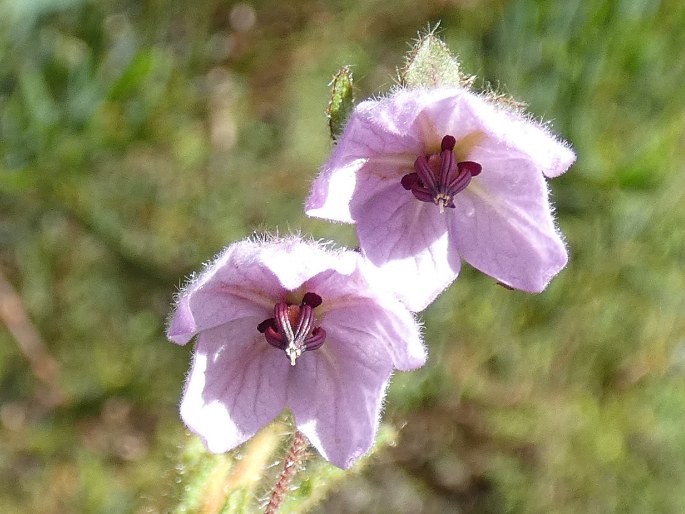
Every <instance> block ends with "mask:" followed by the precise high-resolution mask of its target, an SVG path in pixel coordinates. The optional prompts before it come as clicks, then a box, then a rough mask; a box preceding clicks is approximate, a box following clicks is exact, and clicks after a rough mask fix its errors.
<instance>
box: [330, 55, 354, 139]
mask: <svg viewBox="0 0 685 514" xmlns="http://www.w3.org/2000/svg"><path fill="white" fill-rule="evenodd" d="M328 85H329V86H330V88H331V100H330V101H329V102H328V107H326V116H327V117H328V128H329V129H330V131H331V139H332V140H333V141H335V140H336V139H337V138H338V136H339V135H340V133H341V132H342V130H343V128H344V127H345V122H346V121H347V117H348V116H349V114H350V112H351V111H352V109H353V108H354V94H353V92H352V71H351V70H350V67H349V66H343V67H342V68H340V70H339V71H338V73H336V74H335V76H334V77H333V80H331V82H330V84H328Z"/></svg>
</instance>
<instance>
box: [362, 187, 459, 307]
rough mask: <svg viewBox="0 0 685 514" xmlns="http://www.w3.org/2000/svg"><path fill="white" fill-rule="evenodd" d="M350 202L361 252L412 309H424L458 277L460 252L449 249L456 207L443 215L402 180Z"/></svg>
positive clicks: (387, 285) (388, 286)
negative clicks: (449, 230) (362, 200)
mask: <svg viewBox="0 0 685 514" xmlns="http://www.w3.org/2000/svg"><path fill="white" fill-rule="evenodd" d="M352 206H353V209H352V211H353V213H354V215H355V217H356V218H357V220H358V221H357V236H358V238H359V245H360V247H361V248H362V253H363V255H364V256H365V257H366V258H367V259H368V260H369V261H370V263H371V264H372V265H373V266H374V267H375V268H376V269H377V271H378V272H379V273H380V275H381V276H382V278H383V283H384V285H385V287H387V288H389V289H390V290H392V291H393V292H394V293H395V294H396V295H397V296H398V298H400V300H401V301H402V302H403V303H404V304H405V305H406V306H407V307H408V308H409V309H410V310H412V311H415V312H418V311H421V310H423V309H424V308H425V307H426V306H427V305H428V304H429V303H431V302H432V301H433V300H434V299H435V298H436V297H437V296H438V294H440V293H441V292H442V291H443V290H444V289H445V288H446V287H447V286H448V285H450V284H451V283H452V282H453V281H454V279H455V278H457V275H458V273H459V268H460V261H459V256H458V255H457V254H456V252H454V251H453V250H451V249H450V248H449V238H448V234H447V217H449V216H453V215H454V213H453V212H452V209H448V211H447V212H445V213H442V214H441V213H440V212H439V210H438V208H437V206H435V205H434V204H429V203H426V202H420V201H418V200H416V199H415V198H414V196H413V195H412V194H411V192H409V191H405V190H404V189H403V188H402V186H401V185H400V183H399V181H398V182H397V183H395V184H391V185H390V186H388V187H387V188H386V189H385V190H382V191H380V192H379V193H378V194H377V195H376V196H375V197H373V198H371V199H369V200H368V201H367V202H366V203H364V204H358V203H357V202H356V199H355V201H354V202H353V204H352Z"/></svg>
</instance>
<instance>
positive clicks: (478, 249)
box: [450, 145, 568, 292]
mask: <svg viewBox="0 0 685 514" xmlns="http://www.w3.org/2000/svg"><path fill="white" fill-rule="evenodd" d="M474 159H475V160H476V161H477V162H480V163H481V164H482V165H483V172H482V173H481V174H480V175H478V176H477V177H474V178H473V180H472V181H471V184H469V186H468V187H467V188H466V190H464V191H463V192H462V193H460V194H459V195H457V196H456V198H455V204H456V209H455V211H456V212H455V215H454V216H452V217H451V218H450V220H451V226H450V238H451V240H452V241H453V244H454V246H455V248H456V249H457V250H458V251H459V253H460V254H461V256H462V257H463V258H464V259H465V260H466V261H467V262H469V263H470V264H471V265H472V266H474V267H475V268H477V269H479V270H481V271H482V272H484V273H487V274H488V275H490V276H492V277H494V278H496V279H497V280H499V281H501V282H503V283H505V284H507V285H509V286H511V287H514V288H516V289H521V290H524V291H529V292H539V291H542V290H543V289H544V288H545V287H546V285H547V284H548V283H549V281H550V280H551V278H552V277H553V276H554V275H556V274H557V273H558V272H559V271H560V270H561V269H562V268H563V267H564V266H565V265H566V262H567V259H568V257H567V253H566V248H565V247H564V244H563V241H562V240H561V237H560V235H559V233H558V232H557V230H556V228H555V226H554V220H553V218H552V214H551V208H550V205H549V200H548V193H547V185H546V183H545V180H544V178H543V176H542V175H541V174H540V173H539V171H538V170H537V169H536V168H535V167H533V165H532V163H531V162H530V160H528V159H526V158H524V157H522V156H521V154H517V153H516V152H514V151H511V150H506V149H500V148H498V147H496V146H491V145H487V146H483V147H480V148H478V149H477V150H475V151H474Z"/></svg>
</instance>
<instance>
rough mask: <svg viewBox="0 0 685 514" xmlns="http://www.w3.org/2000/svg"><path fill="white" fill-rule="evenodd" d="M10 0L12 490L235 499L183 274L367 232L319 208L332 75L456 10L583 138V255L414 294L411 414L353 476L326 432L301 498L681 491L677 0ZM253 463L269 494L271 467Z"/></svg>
mask: <svg viewBox="0 0 685 514" xmlns="http://www.w3.org/2000/svg"><path fill="white" fill-rule="evenodd" d="M0 12H2V13H3V14H2V16H1V17H0V270H1V272H2V274H1V275H0V279H1V280H0V314H1V315H2V318H1V319H0V511H2V512H7V513H13V512H42V513H68V512H75V513H76V512H79V513H80V512H93V513H95V512H102V513H118V512H164V511H169V510H173V509H175V508H176V507H177V506H178V505H180V507H179V510H178V511H179V512H181V511H183V508H186V511H192V509H199V510H200V511H202V512H214V511H217V510H219V509H221V508H223V507H222V505H221V502H219V504H212V503H211V502H209V501H208V500H207V501H205V503H204V504H202V505H198V504H197V503H196V504H194V505H195V506H193V505H191V503H192V501H191V500H192V498H190V499H189V498H188V497H185V498H184V497H183V487H187V486H184V484H187V483H188V481H189V480H190V481H192V480H193V479H197V477H198V476H205V475H201V472H202V470H198V469H197V467H193V466H200V464H199V463H198V462H195V461H193V460H192V459H193V458H196V457H197V455H198V450H197V448H198V446H197V442H196V441H195V440H193V439H192V438H189V437H187V436H186V435H185V433H184V429H183V427H182V424H181V423H180V421H179V419H178V415H177V402H178V398H179V394H180V391H181V388H182V383H183V379H184V374H185V371H186V369H187V364H188V361H189V352H190V348H179V347H176V346H174V345H171V344H169V343H167V342H165V339H164V336H163V329H164V319H165V317H166V315H167V312H168V305H169V302H170V300H171V297H172V295H173V293H174V292H175V290H176V287H177V286H178V284H179V283H180V282H181V281H182V278H183V277H184V276H186V275H187V274H188V273H189V272H190V271H191V270H194V269H197V268H198V267H199V265H200V263H201V262H203V261H205V260H207V259H209V258H210V257H211V256H212V255H213V254H214V253H216V252H217V251H218V250H219V249H220V248H221V247H222V246H223V245H225V244H226V243H228V242H230V241H232V240H235V239H240V238H243V237H245V236H247V235H250V234H251V233H252V232H253V231H255V230H257V231H262V230H270V231H273V230H275V229H278V230H280V231H282V232H287V231H289V230H291V229H298V228H300V227H301V230H302V231H303V232H304V233H312V234H314V235H315V236H316V237H325V238H335V239H336V240H338V241H339V242H340V243H341V244H349V245H354V232H353V230H352V228H351V227H349V226H341V225H331V224H326V223H324V222H322V221H318V220H312V219H306V218H305V217H304V215H303V213H302V205H303V201H304V198H305V195H306V193H307V189H308V185H309V183H310V181H311V179H312V178H313V176H314V174H315V173H316V170H317V167H318V166H319V165H320V164H321V163H322V162H323V160H324V159H325V157H326V155H327V153H328V151H329V149H330V142H329V139H328V132H327V122H326V118H325V115H324V109H325V107H326V104H327V101H328V88H327V83H328V81H329V80H330V78H331V76H332V74H333V73H335V72H336V71H337V70H338V69H339V68H340V67H341V66H342V65H346V64H351V65H353V67H352V70H353V72H354V75H355V78H356V94H357V95H356V96H357V98H365V97H367V96H370V95H372V94H376V93H379V92H380V93H382V92H384V91H387V90H388V89H389V88H390V87H391V86H392V85H393V83H394V77H395V76H396V74H395V69H396V67H397V66H400V65H401V63H402V58H403V55H404V53H405V52H406V51H407V50H408V46H407V42H408V41H409V40H410V39H412V38H413V37H415V35H416V31H417V29H420V28H423V27H426V25H427V24H428V23H432V24H434V23H435V22H437V21H438V20H441V22H442V23H441V27H442V31H441V35H442V36H443V37H444V39H445V40H446V42H447V43H448V44H449V46H450V47H451V48H452V49H453V50H454V51H455V52H457V53H458V54H459V56H460V58H461V60H462V62H463V68H464V70H465V72H466V73H474V74H477V75H478V76H479V79H478V81H477V82H476V86H477V87H487V85H488V84H490V85H492V86H494V87H496V88H497V89H499V90H501V91H503V92H506V93H508V94H510V95H512V96H513V97H514V98H516V99H518V100H523V101H525V102H527V103H528V104H529V110H530V111H531V112H532V113H533V114H534V115H536V116H537V117H540V118H542V119H543V120H546V121H551V122H552V123H553V126H554V128H555V130H556V132H558V133H559V134H560V135H561V136H562V137H564V138H566V139H568V140H570V141H571V142H572V143H573V145H574V147H575V149H576V151H577V153H578V162H577V164H576V165H575V166H574V168H573V169H572V171H571V172H570V173H568V174H566V175H564V176H563V177H561V178H559V179H556V180H554V181H553V182H552V183H551V187H552V189H553V192H554V195H555V199H556V202H557V211H558V218H559V223H560V225H561V227H562V230H563V232H564V233H565V235H566V237H567V240H568V245H569V248H570V251H571V261H570V264H569V266H568V268H567V269H566V270H565V271H563V272H562V273H561V275H560V276H559V277H558V278H557V279H556V280H555V281H553V283H552V285H551V286H550V287H549V288H548V289H547V290H546V291H545V292H544V293H543V294H540V295H536V296H529V295H526V294H524V293H519V292H513V291H508V290H505V289H503V288H500V287H498V286H496V285H495V284H494V283H493V282H492V280H491V279H489V278H488V277H485V276H483V275H482V274H480V273H477V272H473V271H472V270H470V269H465V270H464V271H463V272H462V276H461V278H460V279H459V280H458V281H457V283H456V284H455V285H453V286H452V287H451V288H450V289H449V290H448V291H447V292H446V294H444V295H443V296H442V297H441V298H440V299H439V300H438V301H437V302H436V303H435V304H433V305H432V306H431V307H430V308H429V309H428V310H427V311H426V312H425V313H424V314H423V316H422V317H423V320H424V322H425V325H426V339H427V341H428V344H429V345H430V351H431V353H430V360H429V363H428V365H427V366H426V367H424V368H423V369H421V370H419V371H417V372H414V373H411V374H398V375H396V376H395V379H394V383H393V385H392V387H391V389H390V395H389V399H388V402H387V408H386V414H385V419H386V421H387V422H388V423H389V424H390V425H391V426H393V427H396V429H397V432H396V433H395V432H393V430H392V429H391V428H387V429H386V432H384V436H383V439H384V440H385V441H386V443H385V446H384V447H383V448H381V449H380V450H379V451H378V452H376V454H375V455H374V456H373V457H372V458H371V459H370V461H368V462H366V463H365V464H364V466H363V469H360V470H359V471H358V473H357V474H355V475H354V476H350V477H340V476H338V475H336V474H335V472H334V470H332V469H331V468H330V467H326V466H324V465H323V464H322V463H321V462H320V461H318V460H317V458H316V457H313V461H312V462H311V464H310V467H309V472H308V473H305V474H303V475H302V480H303V482H302V484H301V485H300V488H299V490H298V492H297V493H295V496H294V498H295V499H296V497H297V495H300V496H301V497H305V496H307V495H312V494H314V493H316V496H317V499H318V498H319V497H325V499H324V500H323V503H319V504H318V506H314V507H313V509H314V511H315V512H389V511H393V512H399V513H402V512H407V513H410V512H411V513H414V512H425V513H433V512H436V513H437V512H465V513H486V512H514V513H534V512H540V513H542V512H545V513H574V512H588V513H593V512H596V513H607V512H621V513H624V512H634V513H644V512H665V513H671V512H672V513H677V512H682V511H683V510H684V509H685V431H684V430H683V424H684V422H685V316H684V315H683V312H685V274H684V273H683V267H684V265H685V198H684V196H685V193H684V192H685V164H684V163H685V144H684V143H685V137H684V130H685V88H683V86H682V85H683V83H685V31H683V30H682V27H684V26H685V4H683V3H682V2H680V1H679V0H661V1H653V0H612V1H605V0H582V1H581V0H566V1H563V2H562V1H559V2H543V1H535V0H510V1H504V0H471V1H466V0H464V1H458V0H452V1H450V0H424V1H422V2H418V3H417V2H410V1H408V0H398V1H390V0H374V1H362V0H352V1H345V2H343V1H336V0H307V1H302V2H297V3H288V2H280V1H276V0H253V1H252V2H250V3H233V2H231V1H218V0H197V1H195V2H192V3H188V2H181V1H179V0H168V1H163V0H148V1H146V2H140V1H131V0H103V1H99V2H98V1H94V0H92V1H89V0H0ZM24 314H26V315H27V316H28V318H24V317H23V315H24ZM29 319H30V320H31V321H30V322H29V321H28V320H29ZM22 345H23V346H22ZM27 357H28V358H27ZM269 430H270V431H271V432H268V431H267V432H268V433H265V434H263V435H261V436H260V437H262V439H261V440H260V442H259V445H258V446H255V445H256V443H255V445H253V447H254V448H257V447H259V448H262V450H263V449H264V448H269V451H266V452H265V453H266V456H263V455H262V457H259V452H256V453H255V452H254V451H252V453H249V452H250V451H251V450H249V448H250V447H249V446H248V447H246V448H242V449H241V450H240V451H239V452H238V453H237V454H235V455H232V456H226V457H217V458H216V460H213V461H211V466H210V467H211V469H209V468H206V469H205V471H204V472H207V473H211V472H212V469H213V470H214V471H213V473H214V475H211V476H213V477H214V478H216V477H219V478H221V480H220V482H218V483H219V484H223V483H224V481H223V478H222V477H227V476H233V478H234V479H235V478H236V476H248V475H245V473H247V471H246V469H248V468H249V466H247V464H246V465H245V466H247V467H245V466H244V467H242V468H234V467H232V466H234V464H235V462H238V463H240V462H246V460H245V458H243V459H242V460H235V458H236V456H238V457H240V456H241V455H243V453H241V452H248V453H249V454H250V455H252V457H250V459H247V462H248V463H249V462H259V463H260V465H261V466H264V465H267V464H270V463H271V462H272V459H276V458H277V457H276V456H272V454H271V453H269V452H271V451H272V450H274V448H276V447H277V446H278V442H277V441H276V442H274V441H272V440H271V439H269V437H270V436H269V434H270V433H271V434H273V433H274V431H275V433H277V435H278V436H279V437H280V435H282V433H283V432H284V431H285V430H286V429H285V428H284V426H282V425H278V424H277V425H276V426H275V427H272V428H270V429H269ZM388 431H389V432H388ZM277 439H278V438H277ZM278 440H280V439H278ZM264 445H266V446H264ZM274 451H275V450H274ZM255 455H256V456H255ZM274 455H276V454H274ZM259 458H262V459H263V460H261V461H259ZM189 459H190V460H189ZM221 459H228V460H227V461H225V462H224V461H221ZM251 459H257V461H253V460H251ZM208 462H209V461H208ZM221 462H224V464H221ZM217 463H218V464H217ZM205 465H208V466H209V464H202V466H205ZM220 465H224V467H223V468H222V467H220ZM217 466H219V467H218V468H217ZM203 469H204V468H203ZM207 469H209V471H207ZM217 469H218V470H219V471H216V470H217ZM236 469H237V471H236ZM260 469H261V468H260ZM222 470H223V471H222ZM230 470H233V471H230ZM231 472H235V473H238V475H235V474H234V475H230V473H231ZM274 472H275V471H274V470H273V468H270V471H269V473H274ZM221 473H224V474H223V475H222V474H221ZM241 473H242V474H241ZM269 473H267V475H269ZM329 475H330V476H329ZM317 477H319V478H321V477H323V478H326V480H323V478H321V480H322V483H321V484H319V483H318V482H317V481H316V480H317V479H318V478H317ZM268 478H271V475H269V477H268ZM210 482H211V481H210ZM323 482H326V484H327V485H326V484H323ZM178 483H180V484H181V485H180V486H179V485H177V484H178ZM208 483H209V482H208ZM234 483H241V484H242V483H243V482H240V481H238V482H234ZM245 483H250V484H253V483H254V484H256V485H251V486H250V487H248V488H247V489H246V490H245V491H244V493H243V494H245V495H246V497H250V498H251V499H256V500H259V499H260V498H261V497H263V496H264V495H265V494H266V493H267V492H268V487H269V483H270V482H269V483H266V482H264V483H259V482H254V481H253V482H250V481H248V482H245ZM210 486H211V483H210V485H208V486H207V488H206V489H204V492H203V496H202V497H203V498H205V499H207V498H209V499H211V498H213V497H212V496H211V494H209V493H211V491H212V489H211V488H209V487H210ZM214 487H218V489H216V490H218V491H221V487H223V486H222V485H215V486H214ZM208 488H209V489H208ZM179 501H181V503H180V504H179ZM189 502H190V503H189ZM310 503H314V502H310ZM184 505H185V507H184ZM217 505H218V506H217ZM181 507H183V508H181ZM212 509H214V510H212ZM226 509H228V507H226Z"/></svg>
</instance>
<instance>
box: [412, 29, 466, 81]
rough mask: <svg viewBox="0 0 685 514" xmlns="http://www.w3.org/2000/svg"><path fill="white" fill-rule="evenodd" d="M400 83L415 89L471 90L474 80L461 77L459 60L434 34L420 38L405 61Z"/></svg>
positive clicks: (431, 32)
mask: <svg viewBox="0 0 685 514" xmlns="http://www.w3.org/2000/svg"><path fill="white" fill-rule="evenodd" d="M399 78H400V83H401V84H403V85H405V86H407V87H412V88H418V87H440V86H461V87H469V86H470V85H471V82H472V81H473V79H472V78H471V77H466V76H464V75H462V73H461V70H460V66H459V60H458V59H457V58H456V57H455V56H454V55H453V54H452V52H450V49H449V48H447V45H446V44H445V43H444V42H443V41H442V40H441V39H440V38H438V37H437V36H436V35H435V33H434V32H433V31H430V32H428V33H427V34H424V35H421V36H420V37H419V40H418V41H417V42H416V45H414V47H413V48H412V49H411V51H410V52H409V54H407V57H406V63H405V66H404V69H402V70H401V71H400V77H399Z"/></svg>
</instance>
